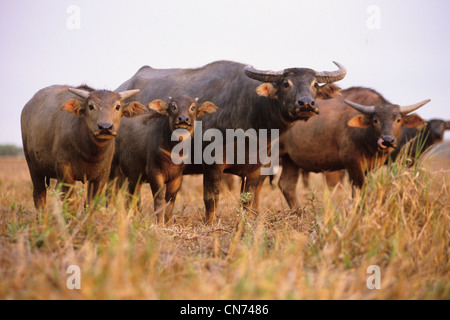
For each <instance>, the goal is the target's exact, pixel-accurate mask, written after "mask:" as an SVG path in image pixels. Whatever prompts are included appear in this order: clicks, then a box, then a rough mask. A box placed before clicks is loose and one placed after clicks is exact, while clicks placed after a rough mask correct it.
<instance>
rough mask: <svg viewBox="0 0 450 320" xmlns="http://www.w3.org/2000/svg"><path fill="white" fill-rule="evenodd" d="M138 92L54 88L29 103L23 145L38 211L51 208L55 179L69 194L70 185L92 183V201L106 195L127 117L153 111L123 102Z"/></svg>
mask: <svg viewBox="0 0 450 320" xmlns="http://www.w3.org/2000/svg"><path fill="white" fill-rule="evenodd" d="M138 91H139V90H131V91H124V92H120V93H117V92H112V91H107V90H93V89H91V88H89V87H87V86H82V87H78V88H72V87H68V86H51V87H47V88H44V89H42V90H40V91H39V92H37V93H36V94H35V95H34V96H33V98H32V99H31V100H30V101H28V103H27V104H26V105H25V107H24V108H23V110H22V116H21V127H22V141H23V148H24V153H25V158H26V160H27V163H28V168H29V170H30V175H31V179H32V182H33V199H34V204H35V206H36V208H44V207H45V205H46V194H47V191H46V184H47V185H48V183H49V179H50V178H55V179H58V181H59V182H63V183H64V186H63V191H64V192H67V191H68V190H69V187H68V186H67V184H74V183H75V181H82V182H86V181H89V187H88V201H90V200H91V199H92V197H93V196H94V195H96V194H97V193H98V192H99V191H101V189H102V188H103V186H104V184H105V183H106V182H107V181H108V176H109V171H110V167H111V160H112V157H113V154H114V139H113V138H114V137H115V136H116V135H117V131H118V130H119V126H120V120H121V117H122V116H127V117H130V116H132V115H134V114H137V113H143V112H147V109H146V108H145V107H144V106H143V105H142V104H140V103H139V102H130V103H123V102H122V100H124V99H126V98H128V97H130V96H132V95H134V94H136V93H137V92H138Z"/></svg>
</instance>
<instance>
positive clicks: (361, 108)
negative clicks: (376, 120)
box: [344, 99, 375, 115]
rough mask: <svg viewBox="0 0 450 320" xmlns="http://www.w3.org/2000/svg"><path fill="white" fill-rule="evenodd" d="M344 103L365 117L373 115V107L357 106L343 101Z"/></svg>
mask: <svg viewBox="0 0 450 320" xmlns="http://www.w3.org/2000/svg"><path fill="white" fill-rule="evenodd" d="M344 102H345V103H346V104H348V105H349V106H350V107H352V108H353V109H356V110H358V111H359V112H362V113H364V114H367V115H371V114H373V113H374V112H375V107H374V106H363V105H361V104H357V103H354V102H351V101H348V100H345V99H344Z"/></svg>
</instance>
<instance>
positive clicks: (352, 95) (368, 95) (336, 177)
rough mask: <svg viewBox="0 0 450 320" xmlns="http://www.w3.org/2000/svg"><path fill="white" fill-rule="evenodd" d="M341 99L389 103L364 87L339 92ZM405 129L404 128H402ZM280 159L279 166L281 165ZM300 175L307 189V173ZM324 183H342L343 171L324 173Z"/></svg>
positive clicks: (367, 103)
mask: <svg viewBox="0 0 450 320" xmlns="http://www.w3.org/2000/svg"><path fill="white" fill-rule="evenodd" d="M341 97H342V98H343V99H347V100H350V101H353V102H356V103H359V104H363V105H376V104H382V103H389V101H387V100H386V99H385V98H384V97H383V96H382V95H381V94H380V93H379V92H377V91H375V90H373V89H370V88H365V87H350V88H347V89H344V90H341ZM320 105H321V101H320V100H319V101H318V107H319V108H320ZM404 129H406V127H405V128H404ZM282 162H283V161H282V159H280V164H282ZM300 173H301V175H302V181H303V186H304V187H305V188H309V172H308V171H306V170H304V169H300ZM323 174H324V176H325V181H326V183H327V185H328V186H329V187H335V186H336V185H337V184H338V183H339V182H342V180H343V179H344V176H345V171H344V170H338V171H324V172H323ZM273 178H274V176H273V175H271V176H270V177H269V179H270V184H271V185H272V183H273Z"/></svg>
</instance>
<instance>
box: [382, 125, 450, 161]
mask: <svg viewBox="0 0 450 320" xmlns="http://www.w3.org/2000/svg"><path fill="white" fill-rule="evenodd" d="M445 130H450V121H445V120H442V119H431V120H428V121H426V123H425V126H424V127H423V128H408V127H405V128H403V130H402V137H401V139H400V143H399V144H398V146H397V148H396V149H395V150H394V151H393V152H392V153H391V154H390V155H389V158H390V160H392V161H395V160H396V159H397V157H398V155H399V154H401V153H402V152H403V151H405V150H404V147H406V146H407V148H408V149H407V150H406V153H407V155H406V156H407V161H408V163H409V164H411V165H412V164H413V163H414V160H415V159H416V158H417V157H418V156H420V155H421V154H423V153H424V152H426V151H427V150H428V149H429V148H430V147H431V146H432V145H434V144H436V143H439V142H442V140H443V139H444V133H445Z"/></svg>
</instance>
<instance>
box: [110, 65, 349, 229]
mask: <svg viewBox="0 0 450 320" xmlns="http://www.w3.org/2000/svg"><path fill="white" fill-rule="evenodd" d="M335 64H336V65H337V66H338V68H339V69H338V70H337V71H332V72H327V71H324V72H317V71H314V70H312V69H307V68H290V69H284V70H281V71H261V70H257V69H255V68H253V67H249V66H246V65H244V64H240V63H237V62H231V61H217V62H213V63H211V64H208V65H206V66H204V67H201V68H197V69H154V68H151V67H148V66H145V67H142V68H141V69H140V70H139V71H138V72H137V73H136V74H135V75H134V76H133V77H131V78H130V79H129V80H127V81H126V82H125V83H123V84H122V85H121V86H120V87H119V88H118V89H117V91H123V90H131V89H140V90H141V92H140V93H139V94H138V95H137V96H136V99H137V100H138V101H141V102H143V103H148V102H149V101H152V100H154V99H159V98H160V97H168V96H180V95H183V94H187V95H189V96H192V97H199V98H200V100H202V101H212V102H213V103H215V104H216V105H218V106H219V107H220V108H219V111H218V112H216V113H214V114H212V115H210V116H208V117H205V119H203V121H202V130H203V131H202V132H203V133H205V132H207V131H208V130H209V129H211V128H215V129H217V130H220V132H222V134H223V136H225V135H226V131H227V129H242V130H243V131H245V132H248V130H249V129H250V130H255V131H256V132H260V131H259V130H260V129H267V130H268V131H270V130H271V129H277V130H279V134H280V135H281V134H282V133H283V132H285V131H286V130H287V129H288V128H289V127H290V126H291V125H292V124H293V123H294V122H295V121H297V120H308V119H309V118H311V117H312V116H314V115H315V114H317V113H318V109H317V107H316V106H315V99H316V98H322V99H328V98H331V97H333V96H335V95H337V94H339V88H338V87H337V86H335V85H333V84H332V83H333V82H335V81H338V80H341V79H343V78H344V77H345V74H346V70H345V68H344V67H343V66H342V65H340V64H339V63H335ZM319 83H324V85H319ZM194 140H196V138H194ZM271 142H272V140H271V138H270V137H268V139H267V140H266V143H265V145H264V146H263V148H270V145H271ZM237 143H238V142H236V143H235V144H234V146H235V150H234V155H236V153H237V152H239V154H240V155H245V162H244V163H236V162H233V161H231V162H233V163H230V161H223V163H217V162H216V163H213V164H206V163H205V162H204V161H200V162H194V163H193V164H188V165H187V166H186V168H185V170H184V174H203V199H204V203H205V209H206V210H205V211H206V220H207V222H212V221H214V218H215V211H216V208H217V205H218V202H219V190H220V181H221V178H222V175H223V173H224V172H226V173H232V174H235V175H238V176H241V177H245V187H244V191H245V192H252V193H255V191H256V188H257V185H258V181H259V173H260V172H259V169H260V167H261V161H260V159H259V158H258V160H257V161H256V163H250V161H249V157H250V156H252V155H251V154H249V148H248V145H247V144H246V147H245V148H246V149H245V150H237ZM206 147H207V144H205V143H203V145H202V146H201V148H203V150H205V148H206ZM225 149H226V146H225V141H224V144H223V150H224V152H223V158H224V160H226V159H229V157H227V152H226V151H225ZM260 149H261V148H260V146H258V150H257V151H258V154H259V150H260ZM256 204H257V199H256V197H255V198H254V199H253V205H255V206H256Z"/></svg>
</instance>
